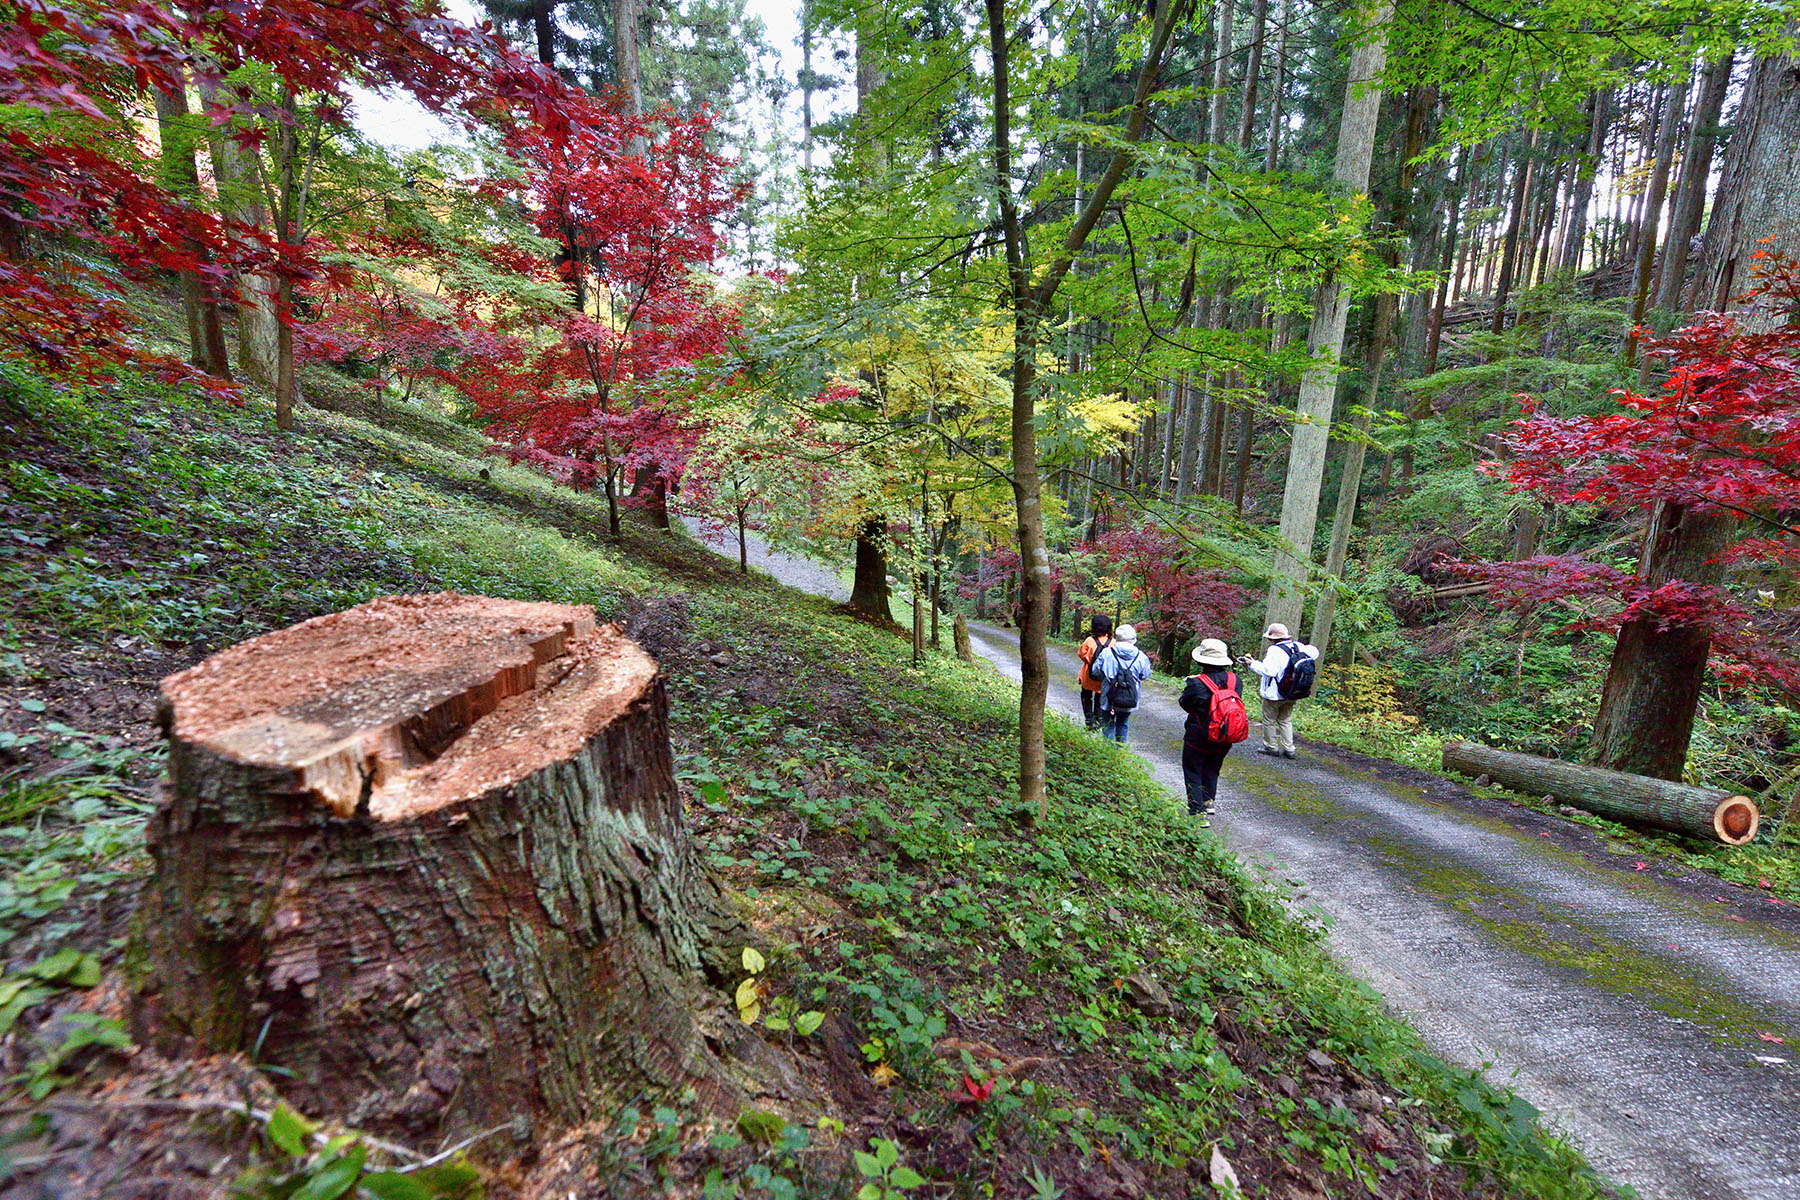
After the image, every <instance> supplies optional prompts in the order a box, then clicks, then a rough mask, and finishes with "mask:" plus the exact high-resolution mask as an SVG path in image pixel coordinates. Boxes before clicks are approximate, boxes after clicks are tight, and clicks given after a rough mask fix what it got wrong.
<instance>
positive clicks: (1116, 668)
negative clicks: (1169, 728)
mask: <svg viewBox="0 0 1800 1200" xmlns="http://www.w3.org/2000/svg"><path fill="white" fill-rule="evenodd" d="M1093 673H1094V674H1095V675H1098V676H1099V677H1100V679H1101V680H1102V681H1103V683H1104V686H1102V687H1101V689H1100V699H1101V702H1102V705H1103V707H1104V708H1105V710H1106V711H1105V712H1104V713H1102V714H1101V717H1100V736H1101V737H1104V738H1106V739H1107V740H1108V741H1113V742H1117V743H1119V745H1121V746H1123V745H1124V744H1125V740H1126V738H1127V737H1128V736H1130V732H1131V714H1132V713H1134V712H1136V711H1137V707H1138V702H1139V699H1140V698H1141V697H1142V695H1143V688H1142V687H1141V686H1140V685H1141V684H1142V683H1143V681H1144V680H1146V679H1148V678H1150V656H1149V655H1148V654H1145V653H1144V652H1143V651H1142V650H1139V649H1138V648H1137V630H1136V629H1135V628H1133V627H1132V626H1130V625H1121V626H1119V628H1118V629H1117V630H1116V631H1114V633H1113V640H1112V641H1111V642H1110V643H1108V645H1107V647H1106V649H1104V650H1102V651H1100V653H1098V654H1096V655H1094V665H1093Z"/></svg>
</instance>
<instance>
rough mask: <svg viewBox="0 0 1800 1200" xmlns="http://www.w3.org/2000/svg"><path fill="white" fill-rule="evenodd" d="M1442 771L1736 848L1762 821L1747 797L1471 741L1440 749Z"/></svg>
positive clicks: (1614, 818)
mask: <svg viewBox="0 0 1800 1200" xmlns="http://www.w3.org/2000/svg"><path fill="white" fill-rule="evenodd" d="M1444 770H1446V771H1455V772H1457V773H1459V774H1462V775H1470V776H1477V775H1486V776H1488V777H1489V778H1491V779H1492V780H1493V781H1494V782H1495V783H1497V784H1499V785H1501V786H1502V787H1506V788H1510V789H1512V790H1513V791H1515V792H1524V793H1526V794H1528V795H1535V796H1545V795H1553V796H1555V797H1556V798H1557V799H1558V800H1560V801H1563V802H1565V803H1568V804H1573V805H1576V806H1577V807H1580V808H1584V809H1586V810H1587V811H1588V812H1591V813H1596V814H1598V815H1599V816H1602V817H1610V818H1611V819H1613V820H1615V821H1620V822H1623V823H1625V824H1627V825H1644V826H1649V827H1650V828H1652V829H1664V830H1668V831H1670V832H1673V833H1685V834H1688V835H1689V836H1691V837H1697V838H1709V839H1717V840H1718V841H1721V842H1724V843H1725V844H1726V845H1727V846H1742V845H1743V844H1744V843H1746V842H1748V841H1750V840H1751V839H1752V838H1754V837H1755V836H1756V830H1757V828H1758V826H1759V825H1760V824H1761V822H1762V817H1761V814H1760V813H1759V812H1758V811H1757V808H1756V804H1755V802H1754V801H1752V800H1751V799H1750V798H1749V797H1748V796H1733V795H1730V794H1729V793H1726V792H1716V791H1710V790H1708V789H1706V788H1697V787H1690V786H1688V785H1687V784H1685V783H1673V782H1671V781H1669V780H1667V779H1652V778H1650V777H1648V776H1645V775H1627V774H1626V773H1624V772H1623V771H1611V770H1608V769H1606V768H1605V767H1595V766H1589V765H1588V764H1586V763H1573V762H1562V761H1560V760H1558V759H1552V758H1539V757H1538V756H1536V755H1534V754H1519V753H1517V752H1516V751H1512V750H1496V749H1494V748H1493V747H1492V746H1483V745H1479V744H1477V743H1475V742H1450V743H1449V744H1447V745H1446V746H1445V747H1444Z"/></svg>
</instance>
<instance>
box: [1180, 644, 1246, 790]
mask: <svg viewBox="0 0 1800 1200" xmlns="http://www.w3.org/2000/svg"><path fill="white" fill-rule="evenodd" d="M1194 663H1195V664H1196V665H1197V666H1198V667H1199V668H1200V673H1199V674H1198V675H1190V676H1188V681H1187V686H1186V687H1185V688H1183V689H1182V690H1181V707H1182V708H1183V709H1184V710H1185V711H1186V712H1187V715H1188V717H1187V726H1186V729H1185V730H1184V732H1183V734H1182V738H1181V778H1182V780H1183V782H1185V783H1186V784H1187V806H1188V816H1190V817H1199V818H1200V823H1201V824H1202V825H1210V824H1211V823H1212V815H1213V811H1214V806H1215V804H1216V803H1217V801H1218V797H1219V768H1220V767H1222V766H1224V765H1225V756H1226V755H1227V754H1229V753H1231V748H1232V747H1233V746H1235V745H1237V744H1238V743H1239V742H1241V741H1243V740H1244V739H1245V738H1247V737H1249V736H1250V715H1249V714H1248V713H1246V712H1245V711H1244V689H1243V685H1242V684H1240V683H1239V682H1238V677H1237V675H1236V674H1235V673H1234V672H1233V671H1232V670H1231V651H1230V650H1228V649H1226V647H1225V643H1224V642H1221V641H1220V640H1219V639H1218V638H1207V639H1206V640H1205V641H1203V642H1201V643H1200V644H1199V645H1198V646H1196V647H1194Z"/></svg>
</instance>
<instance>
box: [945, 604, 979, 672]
mask: <svg viewBox="0 0 1800 1200" xmlns="http://www.w3.org/2000/svg"><path fill="white" fill-rule="evenodd" d="M950 637H951V639H952V640H953V641H954V642H955V643H956V657H958V658H960V659H962V660H963V661H964V662H974V661H975V650H974V648H973V647H972V646H970V644H969V623H968V621H966V620H964V619H963V615H962V614H961V613H957V614H956V618H955V619H954V620H952V621H951V622H950Z"/></svg>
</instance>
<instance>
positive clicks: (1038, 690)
mask: <svg viewBox="0 0 1800 1200" xmlns="http://www.w3.org/2000/svg"><path fill="white" fill-rule="evenodd" d="M1186 16H1187V5H1186V4H1185V3H1184V2H1182V0H1175V2H1171V3H1167V4H1165V5H1163V6H1162V7H1160V8H1159V9H1157V11H1156V13H1155V15H1154V17H1153V19H1152V28H1151V32H1150V38H1149V44H1148V46H1147V47H1146V48H1145V51H1144V58H1143V62H1142V65H1141V67H1140V68H1139V71H1138V77H1137V83H1136V86H1135V88H1134V90H1133V94H1132V101H1131V104H1130V106H1129V110H1128V115H1127V116H1126V119H1125V125H1124V128H1123V129H1122V130H1120V131H1119V135H1118V136H1119V138H1120V141H1121V143H1122V144H1121V145H1120V146H1119V148H1118V150H1117V151H1115V152H1114V154H1113V157H1112V162H1111V163H1110V165H1109V166H1108V167H1107V169H1106V173H1105V174H1104V175H1103V176H1101V178H1100V179H1099V181H1098V182H1097V183H1096V184H1095V185H1094V191H1093V194H1092V195H1091V196H1090V197H1089V198H1088V200H1087V203H1086V204H1085V205H1083V206H1082V208H1081V211H1080V212H1079V214H1078V215H1077V216H1076V218H1075V221H1074V223H1073V224H1072V225H1071V226H1070V227H1069V229H1068V230H1067V232H1066V233H1064V235H1063V238H1062V243H1061V245H1060V246H1058V247H1057V249H1056V251H1055V253H1054V256H1053V257H1051V258H1050V259H1049V260H1048V261H1047V262H1045V263H1044V264H1043V265H1042V268H1041V270H1040V269H1038V265H1037V264H1035V263H1033V262H1032V261H1031V257H1030V251H1029V248H1028V246H1027V245H1026V241H1025V231H1024V223H1023V221H1022V220H1021V218H1020V214H1019V206H1018V196H1017V194H1016V193H1015V191H1014V185H1013V167H1012V116H1013V111H1012V99H1011V71H1010V63H1009V59H1008V55H1009V47H1010V45H1011V42H1012V38H1011V31H1010V30H1009V29H1008V27H1007V23H1006V3H1005V0H987V18H988V49H989V52H990V54H991V55H992V61H993V101H994V103H993V121H994V176H993V178H994V188H995V191H996V193H997V196H996V199H998V201H999V205H1000V220H1001V227H1002V230H1003V232H1004V239H1005V245H1006V277H1007V292H1008V297H1007V298H1008V301H1009V302H1010V306H1011V308H1012V315H1013V353H1012V366H1011V376H1012V380H1011V382H1012V488H1013V503H1014V507H1015V508H1016V510H1017V515H1018V539H1019V564H1020V568H1021V571H1022V573H1023V579H1022V581H1021V583H1022V586H1021V593H1022V594H1021V605H1020V607H1021V613H1020V617H1021V620H1020V622H1019V800H1020V802H1021V803H1022V804H1025V805H1028V806H1029V807H1030V808H1032V809H1033V810H1034V811H1035V812H1036V813H1037V817H1038V819H1039V820H1042V819H1043V818H1044V817H1045V816H1046V815H1047V813H1048V805H1049V792H1048V788H1047V780H1046V778H1045V763H1044V700H1045V697H1046V696H1047V695H1048V693H1049V687H1050V667H1049V658H1048V654H1047V647H1046V635H1047V632H1048V623H1049V615H1050V614H1049V603H1048V601H1049V591H1050V553H1049V548H1048V545H1047V544H1046V541H1045V537H1044V512H1043V502H1042V498H1041V491H1042V479H1041V477H1040V473H1039V468H1038V450H1037V421H1036V416H1037V396H1036V382H1037V350H1038V342H1039V331H1040V328H1041V323H1042V321H1043V320H1044V318H1045V316H1046V315H1047V314H1048V313H1050V312H1053V311H1054V309H1053V308H1052V304H1053V303H1054V301H1055V298H1056V293H1057V290H1058V289H1059V288H1060V287H1061V286H1062V281H1063V279H1064V278H1065V277H1066V276H1067V275H1068V272H1069V268H1070V267H1071V266H1072V265H1073V264H1074V261H1075V257H1076V255H1078V254H1079V253H1080V252H1081V249H1082V247H1083V246H1085V245H1086V244H1087V239H1088V235H1089V234H1091V233H1092V232H1093V229H1094V226H1095V225H1097V224H1098V223H1099V221H1100V218H1101V216H1102V214H1104V213H1105V212H1106V211H1107V207H1108V205H1110V204H1111V203H1112V197H1113V193H1114V192H1115V191H1117V189H1118V186H1119V183H1120V181H1121V180H1122V179H1124V177H1125V173H1126V171H1127V169H1128V168H1129V167H1130V165H1131V162H1132V159H1133V157H1134V153H1133V151H1134V148H1135V146H1136V144H1137V143H1138V142H1139V141H1140V140H1141V139H1142V138H1143V136H1144V129H1145V126H1146V125H1147V123H1148V120H1149V101H1150V96H1151V94H1152V93H1153V92H1154V91H1155V88H1156V81H1157V77H1158V75H1160V74H1161V71H1162V65H1163V58H1164V55H1165V53H1166V52H1167V50H1168V46H1169V42H1170V39H1171V35H1172V34H1173V32H1174V30H1175V28H1176V27H1177V26H1179V25H1181V24H1182V23H1183V22H1184V21H1185V20H1186Z"/></svg>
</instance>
